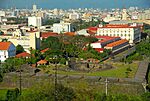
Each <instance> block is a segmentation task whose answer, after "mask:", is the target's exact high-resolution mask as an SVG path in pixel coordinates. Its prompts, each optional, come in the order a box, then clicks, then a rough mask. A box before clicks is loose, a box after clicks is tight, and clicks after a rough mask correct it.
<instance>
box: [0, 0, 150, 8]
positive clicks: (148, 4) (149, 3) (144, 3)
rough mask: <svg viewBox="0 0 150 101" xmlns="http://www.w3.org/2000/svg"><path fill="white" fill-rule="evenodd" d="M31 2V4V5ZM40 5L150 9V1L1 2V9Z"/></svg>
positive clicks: (69, 0)
mask: <svg viewBox="0 0 150 101" xmlns="http://www.w3.org/2000/svg"><path fill="white" fill-rule="evenodd" d="M29 2H30V3H29ZM33 4H36V5H38V8H43V9H53V8H61V9H69V8H102V9H104V8H123V7H126V8H128V7H131V6H134V7H135V6H137V7H140V8H148V7H150V0H0V8H10V7H16V8H32V5H33ZM104 4H105V5H104Z"/></svg>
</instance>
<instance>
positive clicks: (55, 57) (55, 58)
mask: <svg viewBox="0 0 150 101" xmlns="http://www.w3.org/2000/svg"><path fill="white" fill-rule="evenodd" d="M56 60H57V55H55V56H54V64H55V81H54V83H55V101H57V62H56Z"/></svg>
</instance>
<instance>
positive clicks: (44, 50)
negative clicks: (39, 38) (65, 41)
mask: <svg viewBox="0 0 150 101" xmlns="http://www.w3.org/2000/svg"><path fill="white" fill-rule="evenodd" d="M48 50H49V48H46V49H43V50H41V53H45V52H46V51H48Z"/></svg>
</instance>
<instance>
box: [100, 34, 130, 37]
mask: <svg viewBox="0 0 150 101" xmlns="http://www.w3.org/2000/svg"><path fill="white" fill-rule="evenodd" d="M101 35H102V36H105V35H106V36H118V37H122V36H125V37H126V36H129V37H130V36H131V35H130V34H101Z"/></svg>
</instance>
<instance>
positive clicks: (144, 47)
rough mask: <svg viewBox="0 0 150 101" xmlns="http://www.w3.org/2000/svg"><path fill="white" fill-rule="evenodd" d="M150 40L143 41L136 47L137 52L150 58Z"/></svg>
mask: <svg viewBox="0 0 150 101" xmlns="http://www.w3.org/2000/svg"><path fill="white" fill-rule="evenodd" d="M149 50H150V40H146V41H142V42H140V43H139V44H138V45H137V46H136V52H137V53H139V54H140V55H145V56H147V57H150V51H149Z"/></svg>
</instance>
